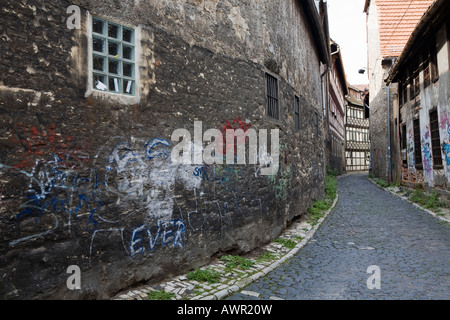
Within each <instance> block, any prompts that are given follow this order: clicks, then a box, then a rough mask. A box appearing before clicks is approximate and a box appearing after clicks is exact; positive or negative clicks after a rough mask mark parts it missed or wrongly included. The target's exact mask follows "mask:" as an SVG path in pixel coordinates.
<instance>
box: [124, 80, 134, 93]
mask: <svg viewBox="0 0 450 320" xmlns="http://www.w3.org/2000/svg"><path fill="white" fill-rule="evenodd" d="M123 92H124V93H128V94H134V81H131V80H124V81H123Z"/></svg>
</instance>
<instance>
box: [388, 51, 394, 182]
mask: <svg viewBox="0 0 450 320" xmlns="http://www.w3.org/2000/svg"><path fill="white" fill-rule="evenodd" d="M394 63H395V58H391V67H390V68H389V71H388V75H389V74H390V72H391V70H392V67H393V66H394ZM387 124H388V127H387V131H388V132H387V134H388V183H389V184H391V179H392V159H391V83H390V82H389V84H388V86H387Z"/></svg>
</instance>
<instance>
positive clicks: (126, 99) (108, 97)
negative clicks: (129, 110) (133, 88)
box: [85, 89, 140, 105]
mask: <svg viewBox="0 0 450 320" xmlns="http://www.w3.org/2000/svg"><path fill="white" fill-rule="evenodd" d="M85 97H86V98H90V99H94V100H100V101H111V102H114V103H119V104H123V105H133V104H138V103H139V102H140V97H139V96H138V95H135V96H131V95H126V94H120V93H114V92H104V91H99V90H95V89H89V90H88V91H87V92H86V95H85Z"/></svg>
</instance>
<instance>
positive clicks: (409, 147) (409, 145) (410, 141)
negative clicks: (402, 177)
mask: <svg viewBox="0 0 450 320" xmlns="http://www.w3.org/2000/svg"><path fill="white" fill-rule="evenodd" d="M406 154H407V161H408V171H409V172H411V173H415V172H416V164H415V158H414V137H413V132H412V129H410V130H409V131H408V134H407V136H406Z"/></svg>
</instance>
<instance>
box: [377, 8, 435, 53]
mask: <svg viewBox="0 0 450 320" xmlns="http://www.w3.org/2000/svg"><path fill="white" fill-rule="evenodd" d="M372 1H374V2H375V3H376V6H377V12H378V25H379V32H380V49H381V55H382V56H383V58H386V57H398V56H399V55H400V53H401V52H402V50H403V47H404V46H405V44H406V42H407V41H408V39H409V37H410V35H411V33H412V31H413V30H414V28H415V27H416V25H417V23H418V22H419V20H420V19H421V18H422V16H423V14H424V13H425V12H426V11H427V9H428V8H429V7H430V6H431V4H432V3H433V2H434V1H435V0H372Z"/></svg>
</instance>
